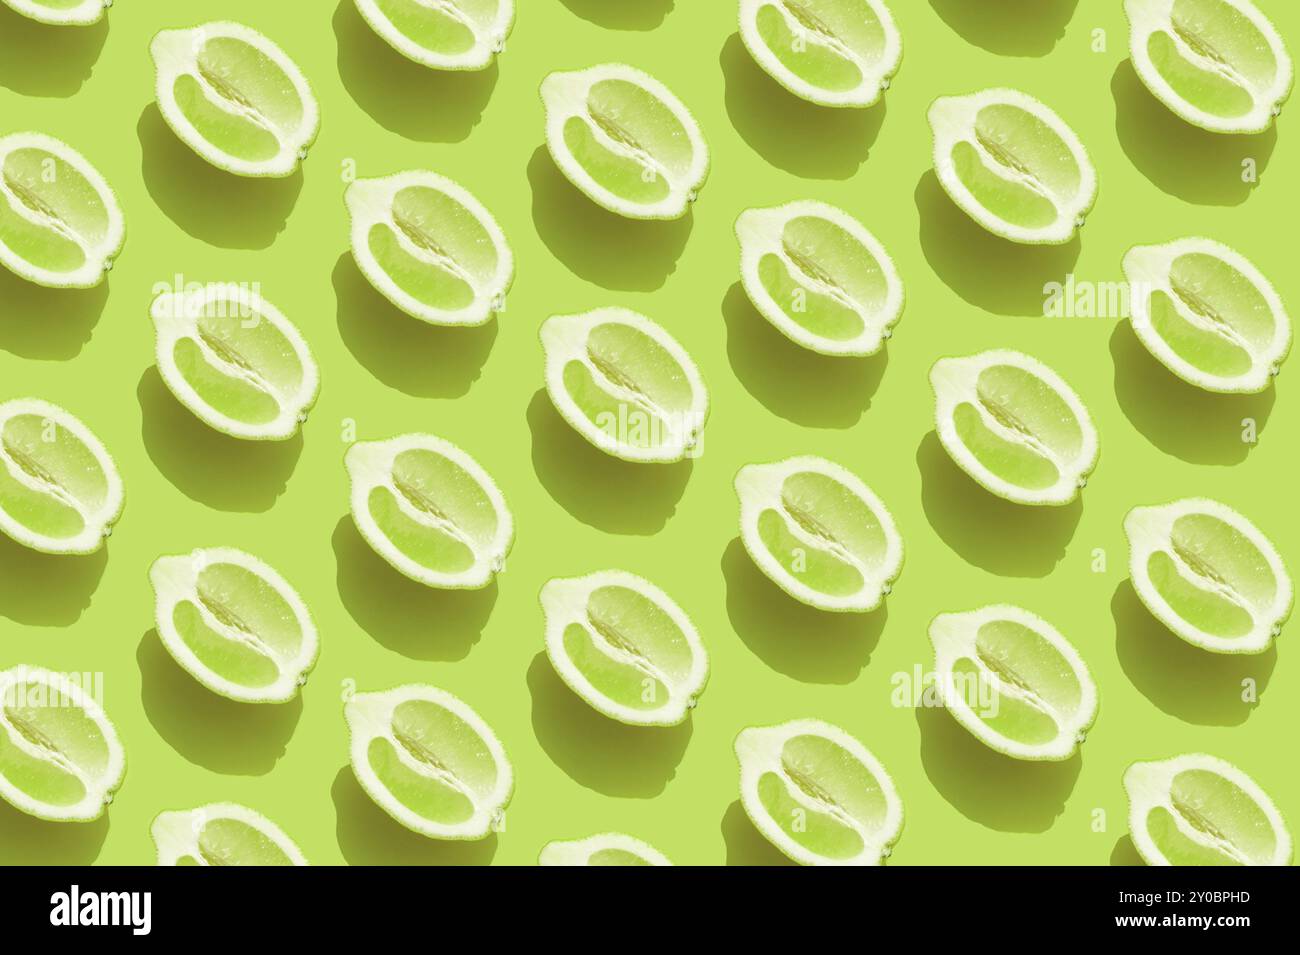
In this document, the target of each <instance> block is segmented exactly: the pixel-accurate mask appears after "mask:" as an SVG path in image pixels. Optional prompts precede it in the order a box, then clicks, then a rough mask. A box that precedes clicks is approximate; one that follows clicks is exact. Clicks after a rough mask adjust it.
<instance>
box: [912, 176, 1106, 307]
mask: <svg viewBox="0 0 1300 955" xmlns="http://www.w3.org/2000/svg"><path fill="white" fill-rule="evenodd" d="M916 209H917V212H918V213H920V240H921V251H922V253H924V255H925V259H926V261H927V262H929V263H930V268H931V269H933V270H934V273H935V275H937V276H938V277H939V280H940V281H941V282H943V283H944V285H946V286H948V288H950V289H952V291H953V292H955V293H956V294H957V295H958V296H960V297H961V298H962V299H964V300H965V301H966V302H968V303H970V304H971V305H974V306H976V307H977V308H982V309H984V310H985V311H988V312H993V313H994V314H997V315H1021V316H1030V315H1033V316H1041V315H1042V314H1043V307H1044V304H1045V302H1046V297H1047V296H1046V293H1045V292H1044V291H1043V289H1044V286H1045V285H1047V283H1049V282H1060V283H1062V284H1064V283H1065V279H1066V276H1067V275H1069V274H1070V272H1072V271H1073V270H1074V263H1075V262H1076V261H1077V260H1078V258H1079V250H1080V242H1079V236H1078V235H1077V234H1076V235H1075V237H1074V238H1073V239H1071V240H1070V241H1069V242H1067V243H1065V244H1064V245H1022V244H1020V243H1017V242H1010V241H1008V240H1006V239H1004V238H1002V237H1001V236H997V235H994V234H993V233H991V232H989V231H987V230H986V229H985V228H984V227H983V226H981V225H980V224H979V223H977V222H976V221H975V220H974V219H972V218H971V217H970V216H968V215H967V214H966V213H965V212H963V211H962V210H961V209H960V208H959V207H958V206H957V204H956V203H955V202H953V201H952V199H951V198H949V196H948V193H946V192H944V191H943V186H941V185H940V184H939V177H938V176H936V175H935V173H934V170H933V169H931V170H927V171H926V173H925V174H924V175H923V176H921V179H920V181H919V182H918V183H917V184H916ZM1085 228H1086V226H1085Z"/></svg>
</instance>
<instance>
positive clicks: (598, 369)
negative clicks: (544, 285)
mask: <svg viewBox="0 0 1300 955" xmlns="http://www.w3.org/2000/svg"><path fill="white" fill-rule="evenodd" d="M610 325H623V326H626V327H628V328H631V329H634V330H635V331H637V332H640V333H642V334H643V335H645V336H647V337H648V338H650V339H652V340H653V341H654V342H655V344H657V345H659V347H661V348H662V349H663V350H664V351H665V352H667V353H668V356H669V357H670V358H671V359H672V361H673V362H674V363H675V364H676V366H677V367H676V369H675V371H674V377H676V378H679V379H680V380H682V381H684V382H685V383H686V386H687V387H688V388H689V390H690V394H691V401H690V406H689V407H688V408H686V409H679V410H668V409H663V408H659V407H657V406H656V405H655V404H654V400H653V398H652V397H651V396H649V395H647V394H645V393H643V392H641V391H639V390H637V389H636V388H635V387H634V386H635V381H634V379H633V376H632V375H630V374H625V375H619V374H617V373H616V371H615V370H614V369H610V368H608V367H602V364H601V363H599V362H596V361H593V359H592V356H591V354H590V352H589V349H588V343H589V340H590V338H591V334H592V332H593V331H594V330H595V329H597V328H601V327H605V326H610ZM540 338H541V342H542V350H543V352H544V353H545V358H546V371H545V378H546V392H547V394H548V395H550V398H551V402H552V403H553V404H554V405H555V409H556V410H557V411H559V413H560V415H561V417H563V418H564V420H565V421H567V422H568V423H569V425H570V426H572V428H573V429H574V430H575V431H577V432H578V433H579V434H580V435H582V436H583V437H584V438H586V439H587V440H588V441H589V442H591V443H592V444H593V445H595V446H596V447H597V448H599V449H600V450H602V451H604V452H605V453H606V454H610V455H613V456H614V457H616V458H621V459H623V460H625V461H636V462H641V463H652V464H668V463H672V462H675V461H681V460H682V459H684V458H686V457H689V456H691V455H693V454H695V453H697V452H698V449H699V444H700V442H701V440H702V435H703V430H704V425H705V422H706V421H707V420H708V416H709V392H708V389H707V388H706V387H705V385H704V378H703V377H702V376H701V374H700V369H699V367H698V366H697V365H696V364H695V360H694V359H693V358H691V356H690V353H689V352H687V351H686V349H685V348H683V347H682V346H681V344H680V343H679V342H678V341H677V339H675V338H674V337H673V336H672V335H670V334H668V332H667V331H666V330H665V329H664V328H663V326H661V325H659V324H658V323H656V322H653V321H651V320H650V319H648V318H646V317H645V316H644V315H641V314H640V313H638V312H634V311H631V310H630V309H626V308H598V309H595V310H594V311H590V312H584V313H582V314H580V315H553V316H551V317H550V318H548V319H547V320H546V321H545V322H543V323H542V327H541V331H540ZM570 362H580V363H581V364H582V365H583V366H585V367H586V369H587V371H588V373H589V374H590V375H591V378H592V380H593V381H594V382H595V383H596V384H597V385H598V386H599V387H600V389H601V390H602V391H603V392H604V393H606V394H607V395H608V396H609V397H610V398H612V399H616V400H617V401H618V402H619V403H620V404H621V405H623V406H624V407H626V408H628V409H631V410H632V411H648V412H651V413H652V414H653V417H654V419H655V420H656V421H659V422H662V425H663V432H664V435H663V436H664V438H665V440H663V441H660V442H657V443H654V444H651V445H649V446H644V447H643V446H640V445H638V444H635V443H633V442H631V441H628V440H624V436H620V435H619V434H617V433H614V434H611V433H610V430H609V429H606V428H602V427H600V425H599V423H598V422H596V421H593V420H592V419H591V418H590V417H589V416H588V415H587V414H585V413H584V412H583V411H582V409H581V408H579V407H578V404H577V402H576V401H574V399H573V395H572V394H570V392H569V389H568V388H567V387H566V385H565V381H564V372H565V368H566V367H567V366H568V365H569V363H570ZM611 374H614V375H615V377H611ZM616 378H621V379H622V380H616ZM614 430H615V431H617V429H614Z"/></svg>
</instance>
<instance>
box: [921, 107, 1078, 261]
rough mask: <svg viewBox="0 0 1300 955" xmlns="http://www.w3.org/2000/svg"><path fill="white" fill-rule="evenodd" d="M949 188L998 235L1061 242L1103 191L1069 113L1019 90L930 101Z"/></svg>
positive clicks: (940, 170) (938, 163) (939, 167)
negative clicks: (1068, 120)
mask: <svg viewBox="0 0 1300 955" xmlns="http://www.w3.org/2000/svg"><path fill="white" fill-rule="evenodd" d="M929 119H930V129H931V131H932V132H933V133H934V170H935V173H936V174H937V175H938V177H939V182H940V183H941V184H942V186H943V188H944V191H945V192H947V193H948V195H949V196H951V197H952V200H953V202H955V203H957V205H958V206H959V207H961V209H962V210H963V211H965V213H966V214H967V215H969V216H970V217H971V218H972V219H974V220H975V221H976V222H978V223H979V224H980V225H982V226H983V227H984V228H986V229H988V230H989V231H990V232H992V233H994V234H995V235H1000V236H1002V237H1003V238H1005V239H1010V240H1011V241H1012V242H1022V243H1027V244H1030V245H1060V244H1062V243H1065V242H1069V241H1070V239H1072V238H1073V237H1074V232H1075V229H1077V228H1078V227H1079V226H1081V225H1082V224H1083V218H1084V216H1085V215H1086V214H1087V213H1088V211H1089V210H1090V209H1091V208H1092V204H1093V202H1094V201H1095V200H1096V198H1097V171H1096V169H1095V168H1093V165H1092V160H1091V159H1089V158H1088V151H1087V150H1086V149H1084V147H1083V143H1082V142H1080V141H1079V137H1078V136H1076V135H1075V134H1074V130H1072V129H1071V128H1070V127H1069V126H1067V125H1066V124H1065V121H1064V120H1062V119H1061V117H1059V116H1057V115H1056V113H1054V112H1053V111H1052V110H1051V109H1049V108H1048V107H1047V106H1046V105H1044V104H1043V103H1041V102H1039V101H1038V100H1036V99H1034V97H1032V96H1030V95H1028V94H1027V93H1022V92H1020V91H1019V90H1008V89H990V90H981V91H980V92H978V93H972V94H970V95H969V96H943V97H940V98H939V99H937V100H935V101H934V103H933V104H932V105H931V106H930V113H929Z"/></svg>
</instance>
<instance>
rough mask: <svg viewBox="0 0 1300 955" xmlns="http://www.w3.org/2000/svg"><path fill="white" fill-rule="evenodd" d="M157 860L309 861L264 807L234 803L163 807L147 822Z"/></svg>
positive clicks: (179, 862) (269, 863)
mask: <svg viewBox="0 0 1300 955" xmlns="http://www.w3.org/2000/svg"><path fill="white" fill-rule="evenodd" d="M149 832H150V834H151V835H152V836H153V841H154V845H156V846H157V847H158V864H159V865H215V866H226V865H256V866H281V865H307V864H308V863H307V860H306V859H305V858H304V857H303V854H302V850H301V849H299V848H298V846H297V844H296V843H294V841H293V840H292V839H290V838H289V837H288V836H287V835H285V833H284V830H283V829H281V828H280V827H279V826H277V825H276V824H275V823H273V822H272V821H271V820H270V819H267V818H266V817H265V816H263V815H262V814H261V813H260V812H257V811H256V810H253V809H249V808H248V807H247V806H240V805H238V804H236V803H232V802H221V803H212V804H210V805H207V806H200V807H198V808H197V809H184V810H179V811H175V812H161V813H159V814H158V816H157V818H155V819H154V821H153V825H152V826H150V827H149Z"/></svg>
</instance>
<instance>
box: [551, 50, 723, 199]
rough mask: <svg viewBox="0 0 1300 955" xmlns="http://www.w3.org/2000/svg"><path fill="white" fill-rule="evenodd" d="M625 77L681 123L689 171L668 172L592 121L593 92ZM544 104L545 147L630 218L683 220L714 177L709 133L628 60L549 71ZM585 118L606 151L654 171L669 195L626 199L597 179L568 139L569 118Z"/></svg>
mask: <svg viewBox="0 0 1300 955" xmlns="http://www.w3.org/2000/svg"><path fill="white" fill-rule="evenodd" d="M605 81H620V82H624V83H630V84H632V85H634V86H637V87H640V88H641V89H642V90H643V91H645V92H647V93H649V94H650V95H651V96H653V97H654V98H655V99H656V100H658V101H659V103H660V104H662V105H663V106H664V107H665V108H666V109H667V110H668V111H669V112H670V113H672V115H673V117H674V118H675V120H676V121H677V122H678V123H679V124H680V125H681V129H682V132H683V134H684V135H685V137H686V141H687V144H688V145H689V148H690V153H691V158H690V163H689V164H688V167H687V169H686V170H685V171H684V172H683V173H682V174H680V175H673V176H669V175H667V173H666V171H665V170H664V169H663V168H662V165H661V164H659V163H657V162H654V160H653V157H650V156H649V155H648V153H646V151H645V150H644V149H643V148H641V147H640V146H639V145H638V144H636V143H635V142H627V141H625V140H626V139H627V138H629V137H623V136H620V137H618V138H615V137H614V136H612V135H611V134H610V132H609V131H608V130H607V129H605V128H603V126H602V124H600V123H592V122H591V121H590V119H589V118H585V117H589V115H590V114H589V112H588V95H589V94H590V92H591V90H592V88H593V87H594V86H596V85H597V84H598V83H602V82H605ZM541 97H542V104H543V106H544V107H545V109H546V147H547V149H548V151H549V152H550V154H551V158H552V159H553V160H554V161H555V164H556V165H557V166H558V167H559V168H560V171H561V172H563V173H564V175H565V176H566V177H567V178H568V179H569V181H570V182H572V183H573V184H574V185H575V186H576V187H577V188H578V189H579V190H580V191H581V192H582V193H584V194H585V195H586V196H587V197H588V198H589V199H591V201H592V202H595V203H596V204H597V205H599V206H601V207H603V208H605V209H607V210H609V211H610V212H613V213H616V214H617V215H621V216H625V217H627V218H629V219H680V218H681V217H682V216H684V215H686V213H687V212H688V211H689V210H690V207H691V203H693V202H694V201H695V198H696V196H697V195H698V193H699V191H700V189H701V188H703V186H704V181H705V180H706V179H707V178H708V175H709V147H708V145H707V144H706V143H705V141H704V133H703V132H702V131H701V130H700V126H699V124H698V123H697V122H696V121H695V117H694V116H693V115H692V114H691V111H690V110H689V109H687V107H686V105H685V104H684V103H682V101H681V100H680V99H678V98H677V97H676V95H674V94H673V92H672V91H671V90H669V89H668V87H667V86H665V85H664V84H663V83H661V82H660V81H659V80H657V79H655V78H654V77H653V76H651V75H650V74H648V73H646V72H644V71H642V70H638V69H637V68H636V67H634V66H628V65H627V64H624V63H604V64H601V65H599V66H593V67H589V68H588V69H585V70H575V71H572V72H556V73H551V74H549V75H548V76H547V77H546V78H545V79H544V80H542V85H541ZM575 117H579V118H584V122H585V124H586V126H587V128H588V129H589V131H590V132H591V135H592V136H594V137H595V141H596V142H598V143H599V144H600V145H601V146H602V147H603V148H604V149H605V150H607V151H609V152H610V153H612V154H614V155H617V156H619V157H622V158H625V159H628V160H630V161H633V162H635V163H637V164H639V165H641V167H642V168H643V169H644V170H647V175H648V174H649V173H650V172H653V173H654V175H655V176H658V177H661V178H662V179H663V180H664V181H665V182H666V185H667V187H668V191H667V193H666V194H665V195H664V196H663V197H662V198H660V199H658V200H656V201H652V202H637V201H635V200H630V199H626V198H624V197H623V196H620V195H619V194H618V193H616V192H613V191H612V190H610V189H609V188H607V187H606V186H603V185H601V184H600V183H599V182H597V181H596V179H595V177H593V176H592V174H591V173H590V172H588V171H587V169H586V168H584V167H583V165H582V164H581V163H580V162H578V160H577V159H576V158H575V157H574V155H573V153H572V152H571V151H570V149H569V147H568V146H567V145H566V143H565V136H564V128H565V125H566V124H567V123H568V121H569V120H570V119H573V118H575Z"/></svg>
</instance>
